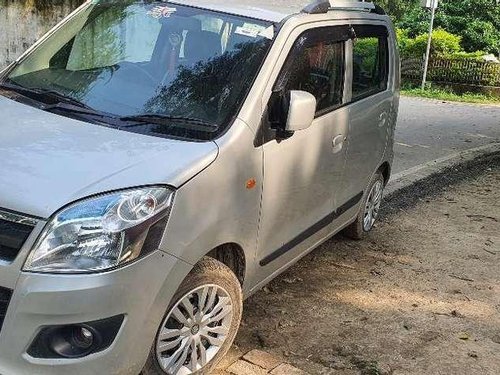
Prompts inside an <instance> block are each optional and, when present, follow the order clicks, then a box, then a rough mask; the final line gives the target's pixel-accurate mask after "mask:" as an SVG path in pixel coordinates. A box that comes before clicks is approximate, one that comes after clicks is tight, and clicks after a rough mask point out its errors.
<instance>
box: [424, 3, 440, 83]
mask: <svg viewBox="0 0 500 375" xmlns="http://www.w3.org/2000/svg"><path fill="white" fill-rule="evenodd" d="M429 3H430V8H431V25H430V27H429V39H428V40H427V50H426V52H425V62H424V76H423V77H422V90H424V89H425V84H426V82H427V71H428V69H429V59H430V56H431V45H432V31H433V30H434V18H435V16H436V8H437V6H438V0H423V4H424V6H425V7H426V8H428V7H429Z"/></svg>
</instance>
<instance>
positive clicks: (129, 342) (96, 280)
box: [0, 251, 192, 375]
mask: <svg viewBox="0 0 500 375" xmlns="http://www.w3.org/2000/svg"><path fill="white" fill-rule="evenodd" d="M191 267H192V266H190V265H188V264H187V263H184V262H182V261H180V260H178V259H177V258H175V257H172V256H170V255H168V254H165V253H163V252H160V251H157V252H154V253H152V254H150V255H148V256H147V257H145V258H143V259H141V260H139V261H137V262H135V263H133V264H130V265H128V266H126V267H123V268H120V269H117V270H114V271H111V272H107V273H102V274H91V275H46V274H32V273H22V272H19V271H18V278H17V281H16V282H15V286H13V285H12V283H3V284H4V285H1V284H2V277H0V286H3V287H6V288H12V289H14V292H13V295H12V298H11V301H10V304H9V306H8V310H7V314H6V317H5V321H4V324H3V328H2V330H1V332H0V374H2V375H23V374H29V375H31V374H37V375H38V374H39V375H43V374H51V375H55V374H65V375H66V374H70V373H71V374H75V375H76V374H120V375H121V374H134V375H137V374H138V373H139V372H140V371H141V369H142V367H143V366H144V363H145V361H146V359H147V356H148V353H149V351H150V348H151V345H152V343H153V340H154V336H155V334H156V331H157V329H158V327H159V325H160V322H161V320H162V318H163V315H164V313H165V311H166V308H167V306H168V304H169V302H170V300H171V299H172V297H173V295H174V293H175V291H176V290H177V287H178V286H179V284H180V282H181V281H182V280H183V279H184V277H185V276H186V275H187V274H188V273H189V271H190V269H191ZM3 268H4V266H3V265H2V264H0V275H1V273H2V272H3V271H4V270H3ZM7 268H10V267H6V266H5V273H4V275H5V274H6V273H9V274H10V275H12V269H10V270H8V269H7ZM167 280H168V281H167ZM9 284H10V285H9ZM121 314H124V315H125V320H124V322H123V324H122V327H121V328H120V330H119V332H118V335H117V337H116V339H115V340H114V342H113V344H112V345H111V346H110V347H109V348H108V349H106V350H104V351H102V352H100V353H95V354H91V355H89V356H87V357H84V358H79V359H37V358H33V357H31V356H30V355H28V354H27V350H28V348H29V346H30V344H31V343H32V341H33V340H34V338H35V337H36V335H37V334H38V332H39V331H40V329H41V328H42V327H44V326H47V325H66V324H78V323H83V322H90V321H95V320H101V319H106V318H109V317H112V316H116V315H121Z"/></svg>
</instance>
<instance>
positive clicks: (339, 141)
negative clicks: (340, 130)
mask: <svg viewBox="0 0 500 375" xmlns="http://www.w3.org/2000/svg"><path fill="white" fill-rule="evenodd" d="M346 140H347V138H346V137H344V135H343V134H340V135H337V136H336V137H335V138H333V141H332V146H333V153H334V154H336V153H338V152H340V151H342V149H343V148H344V142H345V141H346Z"/></svg>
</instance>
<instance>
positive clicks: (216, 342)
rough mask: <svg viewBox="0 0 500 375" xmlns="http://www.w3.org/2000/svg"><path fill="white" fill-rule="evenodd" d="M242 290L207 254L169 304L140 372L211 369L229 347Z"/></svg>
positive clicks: (171, 374) (161, 374)
mask: <svg viewBox="0 0 500 375" xmlns="http://www.w3.org/2000/svg"><path fill="white" fill-rule="evenodd" d="M242 310H243V296H242V291H241V286H240V283H239V281H238V279H237V278H236V276H235V275H234V273H233V272H232V271H231V270H230V269H229V268H228V267H227V266H225V265H224V264H222V263H221V262H218V261H217V260H215V259H212V258H204V259H203V260H202V261H201V262H200V263H198V264H197V265H196V266H195V267H194V268H193V270H192V271H191V272H190V273H189V275H188V276H187V278H186V279H185V280H184V281H183V283H182V284H181V286H180V287H179V289H178V290H177V292H176V294H175V296H174V298H173V299H172V302H171V303H170V305H169V306H168V308H167V312H166V314H165V317H164V319H163V321H162V323H161V325H160V327H159V329H158V333H157V335H156V338H155V342H154V344H153V347H152V349H151V352H150V354H149V357H148V360H147V362H146V365H145V367H144V369H143V370H142V373H141V374H142V375H165V374H168V375H186V374H196V375H202V374H209V373H210V372H211V371H212V370H213V369H214V368H215V367H216V366H217V364H218V363H219V362H220V360H221V359H222V358H223V357H224V355H225V354H226V353H227V352H228V350H229V349H230V348H231V345H232V343H233V341H234V339H235V338H236V334H237V332H238V328H239V326H240V323H241V315H242Z"/></svg>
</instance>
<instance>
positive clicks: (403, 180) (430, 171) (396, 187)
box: [385, 143, 500, 197]
mask: <svg viewBox="0 0 500 375" xmlns="http://www.w3.org/2000/svg"><path fill="white" fill-rule="evenodd" d="M495 153H500V143H492V144H489V145H486V146H481V147H477V148H473V149H470V150H467V151H462V152H458V153H455V154H452V155H448V156H445V157H443V158H440V159H437V160H433V161H431V162H428V163H425V164H422V165H419V166H416V167H413V168H410V169H408V170H406V171H404V172H401V173H397V174H395V175H393V176H392V178H391V181H389V184H388V185H387V188H386V193H385V195H386V196H388V197H390V196H392V195H394V194H395V193H396V192H398V191H400V190H403V189H405V188H408V187H410V186H411V185H413V184H415V183H416V182H419V181H421V180H423V179H426V178H428V177H430V176H433V175H438V174H440V173H444V172H445V171H446V170H449V169H450V168H453V167H456V166H459V165H462V164H466V163H468V162H471V161H473V160H475V159H477V158H479V157H481V156H485V155H489V154H495Z"/></svg>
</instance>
